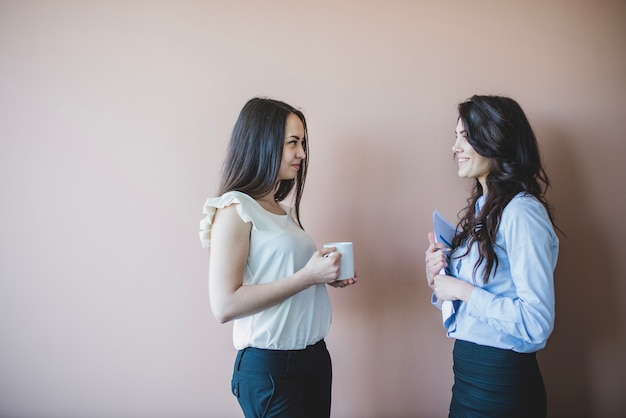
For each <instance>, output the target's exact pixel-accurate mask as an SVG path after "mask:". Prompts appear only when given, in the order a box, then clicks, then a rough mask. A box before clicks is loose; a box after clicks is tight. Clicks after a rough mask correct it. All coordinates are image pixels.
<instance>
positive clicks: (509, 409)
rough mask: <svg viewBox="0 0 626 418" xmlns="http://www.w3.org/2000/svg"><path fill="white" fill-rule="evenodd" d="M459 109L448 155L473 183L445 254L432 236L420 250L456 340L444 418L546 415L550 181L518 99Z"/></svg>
mask: <svg viewBox="0 0 626 418" xmlns="http://www.w3.org/2000/svg"><path fill="white" fill-rule="evenodd" d="M458 112H459V117H458V123H457V127H456V132H455V133H456V141H455V143H454V146H453V147H452V151H453V153H454V159H455V162H456V163H457V165H458V175H459V177H465V178H473V179H475V183H474V187H473V190H472V193H471V196H470V198H469V199H468V205H467V207H466V208H465V209H464V210H463V212H462V214H461V219H460V222H459V224H458V231H459V232H458V233H457V235H456V237H455V238H454V240H453V242H452V247H453V248H451V249H450V250H451V253H450V255H449V256H448V255H447V253H448V251H447V250H446V248H445V246H444V245H443V244H440V243H435V238H434V235H433V234H432V233H430V234H429V241H430V245H429V247H428V249H427V250H426V277H427V281H428V286H429V287H430V288H431V289H432V291H433V296H432V298H433V303H434V304H435V305H437V306H439V307H441V304H442V303H443V302H444V301H451V302H452V304H453V309H452V312H453V313H452V316H451V318H449V319H448V320H447V321H446V322H445V327H446V329H447V335H448V336H449V337H450V338H455V339H456V341H455V344H454V350H453V360H454V367H453V369H454V386H453V388H452V401H451V403H450V413H449V416H450V417H465V416H472V417H476V416H480V417H492V416H493V417H504V416H506V417H517V416H519V417H522V416H523V417H544V416H545V415H546V392H545V387H544V384H543V379H542V377H541V372H540V370H539V367H538V364H537V359H536V355H535V354H536V352H537V351H538V350H540V349H542V348H544V347H545V345H546V342H547V339H548V337H549V335H550V333H551V332H552V329H553V327H554V280H553V273H554V269H555V267H556V263H557V256H558V249H559V240H558V238H557V236H556V234H555V232H554V225H553V216H552V212H551V210H550V206H549V205H548V202H547V200H546V198H545V191H546V189H547V188H548V187H549V185H550V182H549V179H548V176H547V175H546V173H545V171H544V168H543V165H542V162H541V158H540V155H539V149H538V145H537V140H536V137H535V135H534V133H533V130H532V128H531V126H530V123H529V122H528V119H527V118H526V116H525V114H524V112H523V110H522V109H521V107H520V106H519V105H518V103H517V102H516V101H514V100H513V99H510V98H507V97H499V96H473V97H472V98H471V99H469V100H467V101H465V102H463V103H461V104H459V106H458ZM442 268H445V269H446V271H447V272H449V273H448V274H439V272H440V271H441V269H442ZM446 303H449V302H446Z"/></svg>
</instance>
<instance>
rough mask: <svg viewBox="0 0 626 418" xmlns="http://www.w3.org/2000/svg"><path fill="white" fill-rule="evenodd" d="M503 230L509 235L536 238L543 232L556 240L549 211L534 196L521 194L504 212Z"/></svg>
mask: <svg viewBox="0 0 626 418" xmlns="http://www.w3.org/2000/svg"><path fill="white" fill-rule="evenodd" d="M501 228H502V229H503V230H504V231H505V232H508V233H512V234H515V235H516V236H519V234H526V235H529V236H534V237H536V234H538V233H539V234H540V233H541V231H544V232H545V233H547V234H548V235H549V236H550V237H551V239H553V238H554V229H553V226H552V221H551V220H550V216H549V215H548V211H547V210H546V208H545V207H544V206H543V204H542V203H541V202H540V201H539V200H538V199H537V198H536V197H534V196H532V195H529V194H526V193H519V194H518V195H516V196H515V197H514V198H513V199H512V200H511V201H510V202H509V204H508V205H506V207H505V208H504V211H503V212H502V219H501Z"/></svg>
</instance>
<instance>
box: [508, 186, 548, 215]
mask: <svg viewBox="0 0 626 418" xmlns="http://www.w3.org/2000/svg"><path fill="white" fill-rule="evenodd" d="M505 216H506V217H508V218H513V220H515V218H518V217H526V216H539V217H541V218H547V219H548V220H549V216H548V212H547V211H546V208H545V207H544V206H543V203H541V202H540V201H539V200H538V199H537V198H536V197H535V196H533V195H530V194H527V193H518V194H517V195H515V197H513V199H511V201H510V202H509V203H508V204H507V205H506V207H505V208H504V211H503V213H502V217H503V218H504V217H505Z"/></svg>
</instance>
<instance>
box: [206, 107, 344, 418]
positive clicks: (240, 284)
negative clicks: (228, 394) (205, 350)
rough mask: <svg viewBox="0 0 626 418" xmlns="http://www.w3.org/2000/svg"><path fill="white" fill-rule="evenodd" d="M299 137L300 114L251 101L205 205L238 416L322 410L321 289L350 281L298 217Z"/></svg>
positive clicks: (325, 379) (327, 311)
mask: <svg viewBox="0 0 626 418" xmlns="http://www.w3.org/2000/svg"><path fill="white" fill-rule="evenodd" d="M307 141H308V134H307V128H306V121H305V118H304V115H303V114H302V112H300V111H299V110H297V109H295V108H294V107H292V106H290V105H288V104H286V103H283V102H280V101H277V100H272V99H266V98H254V99H251V100H250V101H249V102H248V103H246V105H245V106H244V107H243V109H242V110H241V113H240V115H239V118H238V119H237V122H236V124H235V127H234V129H233V133H232V136H231V140H230V143H229V146H228V152H227V155H226V158H225V162H224V166H223V169H222V176H221V183H220V188H219V192H218V197H215V198H209V199H208V200H207V201H206V203H205V205H204V213H205V214H206V215H207V216H206V217H205V218H204V219H203V220H202V221H201V231H200V237H201V240H202V244H203V246H205V247H209V249H210V251H209V254H210V266H209V293H210V302H211V309H212V311H213V314H214V315H215V317H216V318H217V319H218V321H220V322H222V323H225V322H228V321H234V325H233V342H234V345H235V347H236V348H237V350H238V352H237V357H236V359H235V366H234V371H233V378H232V382H231V384H232V392H233V395H235V396H236V397H237V400H238V402H239V404H240V406H241V408H242V410H243V412H244V414H245V416H246V417H260V416H263V417H328V416H329V415H330V402H331V380H332V369H331V360H330V355H329V353H328V351H327V349H326V344H325V342H324V337H325V336H326V335H327V333H328V331H329V327H330V322H331V304H330V300H329V297H328V293H327V290H326V285H327V284H329V285H331V286H334V287H345V286H349V285H352V284H354V283H356V278H352V279H348V280H342V281H336V279H337V278H338V277H339V274H340V261H341V260H340V258H341V254H340V253H338V252H333V250H334V249H333V248H321V249H319V250H317V249H316V246H315V244H314V242H313V240H312V239H311V237H310V236H309V235H308V234H307V233H306V232H305V231H304V229H303V227H302V224H301V222H300V213H299V212H300V200H301V197H302V191H303V187H304V183H305V179H306V173H307V165H308V159H307V150H308V143H307ZM288 197H290V198H292V200H293V206H288V205H285V204H284V203H283V201H284V200H285V199H286V198H288Z"/></svg>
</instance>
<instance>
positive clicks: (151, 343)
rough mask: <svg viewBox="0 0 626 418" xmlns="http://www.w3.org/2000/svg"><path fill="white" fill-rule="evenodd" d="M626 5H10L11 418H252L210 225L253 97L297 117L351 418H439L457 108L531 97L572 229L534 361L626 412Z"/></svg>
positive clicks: (4, 146) (4, 175) (4, 403)
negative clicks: (233, 387) (432, 241)
mask: <svg viewBox="0 0 626 418" xmlns="http://www.w3.org/2000/svg"><path fill="white" fill-rule="evenodd" d="M625 41H626V3H624V2H621V1H615V2H609V1H593V2H591V1H588V2H584V1H551V2H543V1H524V2H521V1H520V2H513V1H506V2H504V1H472V2H469V1H455V2H454V1H447V2H444V1H432V2H419V1H389V0H384V1H383V0H380V1H373V0H369V1H357V0H349V1H337V0H316V1H310V2H293V1H282V2H281V1H271V0H270V1H264V2H254V1H249V2H243V1H228V2H226V1H205V2H202V1H169V2H166V1H160V2H157V1H144V2H140V1H119V2H115V1H114V2H111V1H79V0H76V1H52V0H49V1H44V0H42V1H21V0H15V1H6V0H1V1H0V196H1V204H0V416H3V417H4V416H7V417H8V416H11V417H34V416H38V417H64V418H65V417H90V418H94V417H103V418H104V417H113V416H114V417H120V418H123V417H201V416H203V417H207V416H209V417H218V418H223V417H236V416H239V408H238V406H237V403H236V401H235V399H234V397H232V396H231V395H230V392H229V381H230V373H231V364H232V360H233V356H234V354H235V351H234V349H233V347H232V343H231V335H230V333H231V325H219V324H218V323H217V322H216V321H215V320H214V319H213V317H212V316H211V314H210V309H209V303H208V292H207V271H208V257H207V254H206V250H203V249H201V248H200V242H199V239H198V236H197V230H198V222H199V220H200V218H201V216H202V214H201V207H202V204H203V202H204V199H205V198H206V197H208V196H210V195H212V194H214V193H215V186H216V183H217V178H218V174H219V167H220V164H221V161H222V156H223V153H224V150H225V145H226V141H227V139H228V136H229V134H230V130H231V128H232V125H233V123H234V120H235V118H236V115H237V113H238V112H239V110H240V108H241V106H242V105H243V104H244V102H245V101H246V100H248V99H249V98H250V97H252V96H255V95H267V96H271V97H274V98H278V99H282V100H285V101H287V102H289V103H291V104H293V105H295V106H298V107H301V108H302V109H303V111H304V112H305V114H306V116H307V117H308V122H309V125H310V146H311V152H310V161H311V170H310V176H309V181H308V184H307V189H306V193H305V196H304V202H303V205H304V208H303V217H304V219H303V221H304V225H305V227H306V228H307V230H308V231H310V233H311V234H312V236H313V238H314V239H315V241H316V242H317V243H318V244H320V245H321V244H322V243H323V242H325V241H329V240H337V239H341V240H353V241H354V243H355V248H356V259H357V270H358V273H359V278H360V282H359V284H358V285H357V286H355V287H353V288H349V289H343V290H340V289H331V294H332V296H331V297H332V299H333V304H334V323H333V328H332V330H331V332H330V335H329V336H328V338H327V341H328V345H329V347H330V350H331V353H332V356H333V362H334V372H335V380H334V387H333V391H334V401H333V416H334V417H337V418H342V417H345V418H354V417H359V418H366V417H372V418H379V417H394V418H396V417H437V416H439V417H440V416H445V414H446V411H447V405H448V402H449V398H450V387H451V383H452V371H451V349H452V341H450V340H447V339H446V338H445V336H444V332H443V329H442V327H441V325H440V319H439V313H438V312H437V311H436V310H435V309H433V308H432V307H431V306H430V304H429V292H428V289H427V287H426V285H425V279H424V274H423V251H424V249H425V247H426V245H427V239H426V234H427V232H428V231H429V229H430V220H431V212H432V210H433V209H434V208H438V209H439V210H440V211H441V212H443V213H444V214H445V215H446V216H448V217H449V218H455V216H456V213H457V211H458V210H459V209H460V208H461V206H462V205H463V204H464V202H465V197H466V192H467V188H468V186H469V183H468V182H467V181H464V180H460V179H458V178H457V177H456V170H455V168H454V166H453V164H452V162H451V158H450V147H451V145H452V141H453V131H454V126H455V118H456V113H455V106H456V104H457V103H458V102H459V101H461V100H463V99H465V98H467V97H468V96H470V95H472V94H474V93H483V94H486V93H498V94H504V95H510V96H512V97H514V98H516V99H518V100H519V102H520V103H521V104H522V106H523V107H524V109H525V110H526V111H527V113H528V115H529V117H530V119H531V122H532V123H533V125H534V127H535V128H536V132H537V134H538V137H539V138H540V142H541V146H542V150H543V154H544V156H545V163H546V166H547V169H548V172H549V174H550V175H551V178H552V181H553V190H552V192H551V194H550V197H551V199H552V201H553V203H554V205H555V207H556V214H557V217H558V224H559V225H560V226H561V228H562V229H563V230H564V231H565V232H566V233H567V238H563V239H562V251H561V257H560V260H559V266H558V269H557V277H556V289H557V322H556V329H555V331H554V334H553V336H552V338H551V340H550V342H549V344H548V347H547V348H546V349H545V350H544V351H543V352H541V354H540V362H541V366H542V368H543V371H544V378H545V381H546V385H547V388H548V392H549V408H550V416H552V417H562V416H563V417H564V416H567V417H575V416H586V417H617V416H618V415H620V414H621V413H622V412H623V411H624V409H625V408H626V401H625V399H624V397H623V388H624V387H625V384H626V377H625V374H626V365H625V362H624V355H623V353H624V352H626V324H625V320H626V308H625V306H626V304H625V303H624V296H625V294H626V281H625V280H624V278H625V277H624V270H623V267H622V265H623V261H624V257H625V256H626V254H625V250H624V245H623V242H622V240H623V237H624V236H625V235H626V228H625V226H624V223H623V222H622V220H623V213H624V210H625V209H626V207H625V205H624V197H625V196H624V194H625V193H624V191H625V190H626V189H625V186H624V179H625V178H626V176H625V171H626V170H625V169H624V162H623V161H624V158H625V157H626V145H625V144H626V141H625V139H624V120H626V111H625V110H624V97H626V54H625V53H624V42H625Z"/></svg>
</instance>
